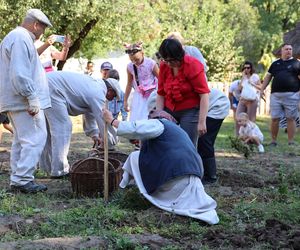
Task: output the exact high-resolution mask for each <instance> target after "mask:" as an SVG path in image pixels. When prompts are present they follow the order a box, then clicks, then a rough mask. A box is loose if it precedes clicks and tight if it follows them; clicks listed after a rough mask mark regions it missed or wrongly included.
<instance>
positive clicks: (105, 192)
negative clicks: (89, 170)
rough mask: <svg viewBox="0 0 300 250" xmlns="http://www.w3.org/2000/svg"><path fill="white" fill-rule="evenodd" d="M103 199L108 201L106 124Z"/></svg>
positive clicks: (105, 133)
mask: <svg viewBox="0 0 300 250" xmlns="http://www.w3.org/2000/svg"><path fill="white" fill-rule="evenodd" d="M107 106H108V101H107V100H106V102H105V108H106V109H107ZM103 144H104V145H103V146H104V176H103V179H104V201H108V124H107V122H105V125H104V138H103Z"/></svg>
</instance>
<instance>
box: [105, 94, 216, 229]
mask: <svg viewBox="0 0 300 250" xmlns="http://www.w3.org/2000/svg"><path fill="white" fill-rule="evenodd" d="M155 94H156V93H152V94H151V95H150V97H149V99H148V109H150V110H151V106H152V105H155V98H156V96H155ZM103 117H104V119H105V120H106V122H108V123H111V124H112V125H113V126H114V127H116V128H117V134H118V135H120V136H124V137H126V138H128V139H131V138H138V139H140V140H141V141H142V146H141V150H140V151H135V152H133V153H131V154H130V155H129V157H128V159H127V160H126V162H125V163H124V166H123V170H124V174H123V178H122V181H121V183H120V187H121V188H125V187H126V186H127V185H128V184H130V181H131V179H132V178H134V181H135V183H136V185H137V186H138V188H139V191H140V193H141V194H142V195H143V196H144V197H145V198H146V199H148V200H149V201H150V202H151V203H152V204H153V205H155V206H157V207H159V208H161V209H163V210H166V211H169V212H171V213H175V214H179V215H184V216H189V217H192V218H196V219H199V220H203V221H205V222H207V223H208V224H217V223H218V222H219V218H218V215H217V213H216V210H215V209H216V206H217V203H216V202H215V200H214V199H212V198H211V197H210V196H209V195H207V194H206V192H205V190H204V188H203V185H202V183H201V177H202V176H203V166H202V161H201V158H200V156H199V154H198V152H197V150H196V148H195V146H194V145H193V143H192V142H191V140H190V138H189V137H188V135H187V134H186V133H185V132H184V130H182V129H181V128H180V127H179V126H178V125H176V124H175V123H174V122H172V121H174V120H175V119H174V118H173V117H172V116H171V115H170V114H168V113H167V112H165V111H154V110H152V111H150V113H149V118H150V119H149V120H140V121H135V122H127V121H122V122H121V121H118V120H117V119H115V118H113V116H112V114H111V113H110V112H109V111H108V110H107V109H104V110H103Z"/></svg>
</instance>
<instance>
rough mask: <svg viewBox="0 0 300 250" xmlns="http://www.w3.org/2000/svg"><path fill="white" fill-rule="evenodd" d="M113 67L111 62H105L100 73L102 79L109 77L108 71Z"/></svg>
mask: <svg viewBox="0 0 300 250" xmlns="http://www.w3.org/2000/svg"><path fill="white" fill-rule="evenodd" d="M111 69H113V65H112V64H111V63H110V62H104V63H102V64H101V66H100V73H101V76H102V79H107V78H108V71H110V70H111Z"/></svg>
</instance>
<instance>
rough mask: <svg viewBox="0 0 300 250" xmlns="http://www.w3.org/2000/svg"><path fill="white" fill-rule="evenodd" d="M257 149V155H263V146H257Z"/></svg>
mask: <svg viewBox="0 0 300 250" xmlns="http://www.w3.org/2000/svg"><path fill="white" fill-rule="evenodd" d="M257 149H258V152H259V153H264V152H265V149H264V146H263V145H262V144H259V145H258V147H257Z"/></svg>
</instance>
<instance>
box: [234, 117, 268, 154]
mask: <svg viewBox="0 0 300 250" xmlns="http://www.w3.org/2000/svg"><path fill="white" fill-rule="evenodd" d="M237 122H238V124H239V126H240V129H239V138H240V139H241V140H242V141H244V142H245V143H248V144H255V145H257V149H258V152H260V153H264V152H265V150H264V146H263V145H262V142H263V140H264V136H263V134H262V132H261V131H260V129H259V127H258V126H257V125H256V124H255V123H254V122H252V121H250V120H249V116H248V115H247V114H246V113H244V112H242V113H239V114H238V115H237Z"/></svg>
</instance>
